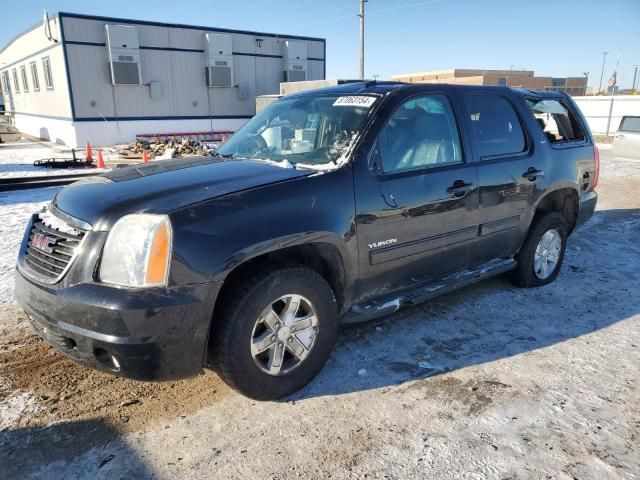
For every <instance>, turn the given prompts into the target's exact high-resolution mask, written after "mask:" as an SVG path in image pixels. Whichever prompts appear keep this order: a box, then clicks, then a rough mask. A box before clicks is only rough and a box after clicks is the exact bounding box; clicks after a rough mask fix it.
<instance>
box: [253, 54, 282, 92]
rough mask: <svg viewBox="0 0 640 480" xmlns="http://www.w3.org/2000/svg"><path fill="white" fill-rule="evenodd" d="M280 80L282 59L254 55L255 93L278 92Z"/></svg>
mask: <svg viewBox="0 0 640 480" xmlns="http://www.w3.org/2000/svg"><path fill="white" fill-rule="evenodd" d="M281 81H282V59H280V58H261V57H256V95H271V94H275V93H278V92H279V91H280V82H281ZM254 101H255V100H254Z"/></svg>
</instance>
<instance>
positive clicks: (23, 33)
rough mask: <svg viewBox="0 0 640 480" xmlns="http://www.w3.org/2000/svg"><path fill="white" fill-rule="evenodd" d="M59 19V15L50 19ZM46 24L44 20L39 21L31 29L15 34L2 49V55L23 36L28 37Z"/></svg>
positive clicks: (54, 15)
mask: <svg viewBox="0 0 640 480" xmlns="http://www.w3.org/2000/svg"><path fill="white" fill-rule="evenodd" d="M57 18H58V14H57V13H56V14H53V15H51V16H50V17H49V20H53V19H57ZM43 24H44V20H41V21H39V22H38V23H36V24H34V25H31V26H30V27H29V28H27V29H25V30H23V31H22V32H20V33H17V34H15V35H14V36H13V37H11V39H10V40H9V41H8V42H7V43H5V44H4V46H3V47H2V48H0V54H2V53H3V52H4V51H5V50H6V49H7V48H9V47H10V46H11V44H12V43H13V42H15V41H16V40H18V39H19V38H20V37H21V36H23V35H26V34H27V33H29V32H32V31H33V30H35V29H36V28H40V27H42V25H43Z"/></svg>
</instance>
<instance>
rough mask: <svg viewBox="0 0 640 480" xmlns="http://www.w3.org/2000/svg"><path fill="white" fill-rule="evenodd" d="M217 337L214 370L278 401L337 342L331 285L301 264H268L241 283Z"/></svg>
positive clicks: (228, 301)
mask: <svg viewBox="0 0 640 480" xmlns="http://www.w3.org/2000/svg"><path fill="white" fill-rule="evenodd" d="M228 296H229V298H227V299H225V302H224V304H223V307H222V312H221V315H222V316H221V318H220V321H219V322H216V326H217V328H215V329H214V331H212V332H211V335H212V336H214V337H213V349H214V351H213V354H214V355H213V357H214V359H215V360H214V368H215V369H216V370H217V371H218V373H219V375H220V376H221V377H222V379H223V380H224V381H225V382H226V383H227V384H228V385H230V386H231V387H232V388H234V389H236V390H238V391H240V392H241V393H243V394H244V395H246V396H248V397H251V398H254V399H257V400H274V399H277V398H281V397H283V396H286V395H289V394H291V393H293V392H295V391H296V390H299V389H300V388H302V387H303V386H304V385H306V384H307V383H308V382H309V381H310V380H311V379H312V378H313V377H315V376H316V375H317V374H318V372H319V371H320V370H321V369H322V367H323V366H324V364H325V363H326V361H327V359H328V358H329V354H330V353H331V350H332V348H333V345H334V343H335V339H336V335H337V331H338V308H337V305H336V301H335V297H334V294H333V291H332V290H331V287H330V286H329V285H328V284H327V282H326V281H325V280H324V279H323V278H322V277H321V276H320V275H319V274H318V273H316V272H315V271H313V270H310V269H308V268H305V267H304V266H301V265H300V266H299V265H286V266H281V267H272V268H267V269H266V270H263V271H261V272H260V273H257V274H254V275H250V276H248V277H245V278H243V279H242V281H239V282H236V284H235V285H234V286H233V287H232V289H230V291H229V294H228Z"/></svg>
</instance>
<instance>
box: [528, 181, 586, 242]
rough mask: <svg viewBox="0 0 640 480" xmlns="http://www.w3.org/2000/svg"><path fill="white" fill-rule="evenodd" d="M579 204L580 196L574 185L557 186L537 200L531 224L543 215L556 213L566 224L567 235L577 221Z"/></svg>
mask: <svg viewBox="0 0 640 480" xmlns="http://www.w3.org/2000/svg"><path fill="white" fill-rule="evenodd" d="M579 203H580V194H579V192H578V190H577V189H576V187H575V185H570V184H561V185H557V186H556V187H555V188H553V189H552V190H549V191H547V192H546V193H545V194H544V195H542V196H541V197H540V198H539V199H538V201H537V202H536V204H535V205H534V209H533V211H534V215H533V217H532V222H533V220H534V219H535V218H536V217H537V216H540V215H542V214H544V213H547V212H558V213H560V214H561V215H562V216H563V217H564V219H565V221H566V222H567V227H568V233H571V231H572V230H573V229H574V228H575V226H576V222H577V220H578V210H579Z"/></svg>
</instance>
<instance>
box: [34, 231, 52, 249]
mask: <svg viewBox="0 0 640 480" xmlns="http://www.w3.org/2000/svg"><path fill="white" fill-rule="evenodd" d="M56 240H57V239H55V238H53V237H47V236H46V235H42V234H41V233H35V234H34V235H33V239H32V240H31V244H32V245H33V246H34V247H36V248H37V249H38V250H42V251H43V252H47V253H52V252H53V247H51V245H55V243H56Z"/></svg>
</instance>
